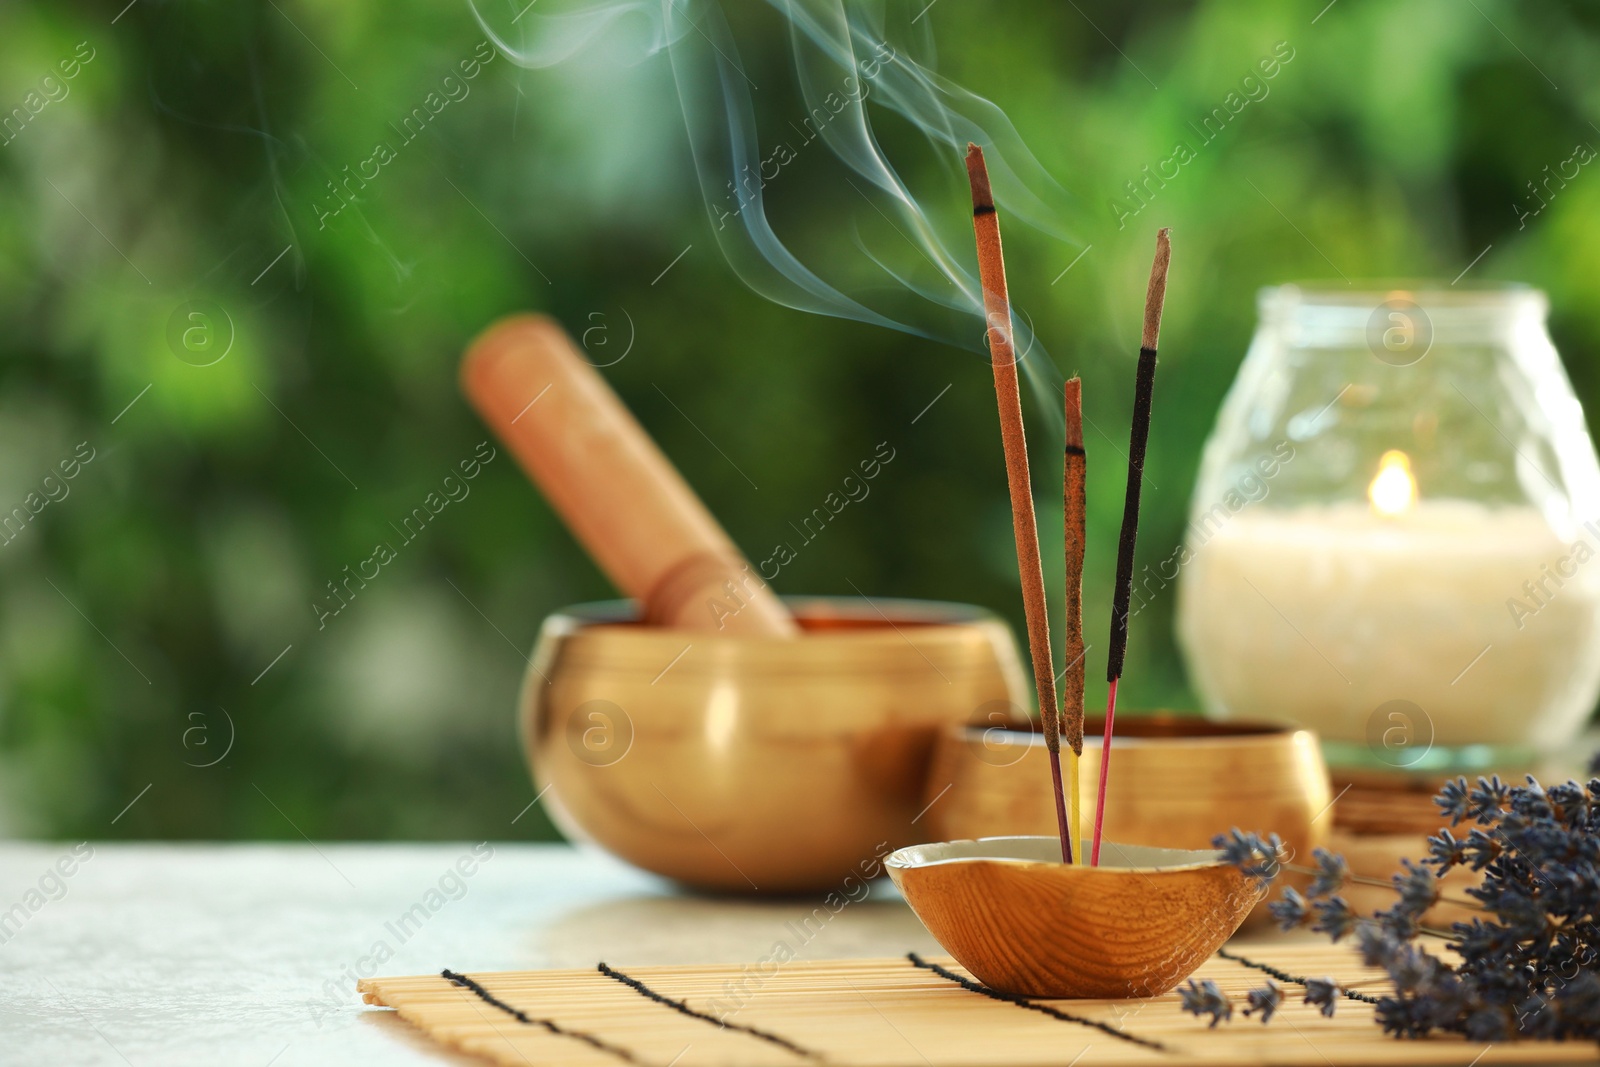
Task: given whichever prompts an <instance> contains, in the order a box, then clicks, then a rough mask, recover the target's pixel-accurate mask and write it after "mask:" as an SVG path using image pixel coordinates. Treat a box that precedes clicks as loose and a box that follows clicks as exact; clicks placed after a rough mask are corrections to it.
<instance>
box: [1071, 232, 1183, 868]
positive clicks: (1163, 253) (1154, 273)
mask: <svg viewBox="0 0 1600 1067" xmlns="http://www.w3.org/2000/svg"><path fill="white" fill-rule="evenodd" d="M1171 233H1172V231H1171V230H1169V229H1166V228H1162V229H1161V230H1160V231H1158V232H1157V233H1156V257H1155V262H1154V263H1152V264H1151V265H1150V288H1149V289H1147V290H1146V291H1145V297H1144V334H1143V336H1142V337H1141V338H1140V341H1139V369H1138V372H1137V375H1136V378H1135V381H1134V388H1133V429H1132V431H1131V432H1130V433H1129V435H1128V493H1127V496H1126V497H1125V498H1124V499H1123V504H1122V536H1121V538H1120V539H1119V541H1118V542H1117V580H1116V585H1114V586H1112V590H1111V649H1110V651H1109V653H1108V655H1107V657H1106V682H1107V683H1108V687H1107V692H1106V732H1105V738H1104V740H1103V741H1102V742H1101V748H1100V789H1099V794H1098V796H1097V798H1096V802H1095V809H1094V846H1093V850H1092V851H1091V853H1090V856H1089V862H1090V863H1091V864H1094V865H1098V864H1099V863H1100V830H1101V827H1102V826H1103V825H1104V822H1105V817H1106V780H1107V778H1109V777H1110V774H1111V733H1112V724H1113V722H1114V721H1115V719H1116V715H1117V681H1118V679H1120V678H1121V677H1122V661H1123V658H1124V657H1125V656H1126V654H1127V651H1128V606H1129V602H1130V601H1131V600H1132V599H1133V549H1134V543H1135V542H1136V541H1137V540H1138V539H1139V489H1140V487H1141V486H1142V485H1143V483H1144V451H1145V445H1146V444H1147V443H1148V442H1149V440H1150V402H1151V396H1152V394H1153V393H1154V391H1155V385H1156V342H1157V341H1158V340H1160V337H1161V305H1162V304H1163V303H1164V302H1165V301H1166V298H1167V268H1168V266H1170V265H1171V262H1172V242H1171V240H1170V235H1171Z"/></svg>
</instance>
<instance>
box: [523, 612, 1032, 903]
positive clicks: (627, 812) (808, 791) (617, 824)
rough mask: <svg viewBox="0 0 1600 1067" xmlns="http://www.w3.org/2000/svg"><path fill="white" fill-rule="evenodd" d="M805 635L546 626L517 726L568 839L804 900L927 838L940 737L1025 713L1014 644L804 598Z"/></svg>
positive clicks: (571, 623) (957, 619)
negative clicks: (1005, 712)
mask: <svg viewBox="0 0 1600 1067" xmlns="http://www.w3.org/2000/svg"><path fill="white" fill-rule="evenodd" d="M788 603H789V606H790V608H791V610H792V611H793V612H794V613H795V615H796V616H797V618H798V619H799V621H800V623H801V625H802V627H803V631H804V632H803V634H802V636H800V637H799V638H794V639H782V638H767V637H734V636H728V635H723V634H717V633H708V632H696V631H687V630H670V629H660V628H653V627H647V626H642V625H638V624H636V623H634V622H632V621H631V617H632V616H631V612H632V608H631V607H630V605H628V604H626V603H620V602H619V603H609V604H591V605H581V606H578V607H574V608H569V609H567V610H565V611H562V612H559V613H557V614H555V615H552V616H551V617H550V618H549V619H547V620H546V622H545V624H544V627H543V630H542V631H541V633H540V636H539V643H538V647H537V649H536V650H535V653H534V658H533V661H532V664H531V667H530V669H529V671H528V672H527V675H526V679H525V681H524V684H523V689H522V696H521V700H520V705H519V709H520V710H519V716H520V721H521V725H522V731H523V742H524V746H525V748H526V751H527V753H528V758H529V762H530V764H531V766H532V769H533V776H534V779H535V782H536V787H537V788H541V789H543V788H546V787H548V789H549V792H548V793H547V794H546V795H545V798H544V801H545V805H546V810H548V811H549V812H550V815H551V818H552V820H553V821H554V822H555V823H556V825H557V827H558V828H559V829H561V830H562V832H563V833H565V834H566V835H567V836H568V837H571V838H575V839H578V840H588V841H593V842H595V843H597V844H599V845H600V846H601V847H603V848H605V849H606V850H607V851H609V852H612V853H613V854H615V855H617V856H620V857H621V858H622V859H624V860H627V861H628V862H629V863H632V864H634V865H635V866H638V867H642V868H644V869H645V870H648V871H653V872H655V873H657V874H661V875H664V876H666V877H668V878H672V879H675V880H676V881H679V882H682V883H684V884H686V885H689V886H694V887H697V888H702V889H709V890H717V891H733V892H744V893H750V892H763V893H796V892H810V891H817V890H826V889H837V888H839V887H840V886H841V885H843V884H845V880H846V879H847V878H851V877H855V878H870V877H872V876H875V875H877V874H879V873H880V872H881V863H882V859H883V857H884V856H886V855H887V854H888V853H889V852H890V851H892V850H893V849H895V848H898V847H900V846H901V845H904V844H907V843H909V842H912V841H917V840H925V839H926V838H927V836H928V835H927V833H926V831H925V830H924V829H923V828H921V827H919V826H918V825H916V824H914V823H913V820H914V819H916V817H917V816H918V814H919V812H920V811H921V810H922V808H923V805H924V803H925V801H924V800H923V788H924V783H925V779H926V777H927V770H928V762H929V759H930V758H931V756H932V752H933V747H934V742H935V740H936V738H937V737H938V735H939V733H940V732H941V731H942V730H943V729H944V728H946V727H948V726H951V725H953V724H956V723H961V722H966V721H969V720H973V719H975V718H982V716H983V715H984V713H985V712H986V711H987V710H989V709H992V708H994V707H999V706H1005V704H1006V703H1007V702H1016V701H1017V700H1019V699H1022V698H1023V694H1025V693H1026V691H1027V683H1026V678H1025V675H1024V674H1023V669H1022V664H1021V661H1020V660H1019V658H1018V655H1017V649H1016V646H1015V644H1014V643H1013V641H1012V638H1011V633H1010V630H1009V629H1008V628H1007V627H1006V625H1005V624H1004V623H1003V622H1001V621H1000V620H999V619H998V618H996V617H994V616H993V615H991V614H989V613H988V612H985V611H983V610H981V609H978V608H972V607H966V606H964V605H958V604H942V603H933V602H926V601H910V600H872V601H867V600H855V599H843V598H841V599H826V598H817V599H804V600H790V601H788Z"/></svg>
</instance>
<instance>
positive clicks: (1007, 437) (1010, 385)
mask: <svg viewBox="0 0 1600 1067" xmlns="http://www.w3.org/2000/svg"><path fill="white" fill-rule="evenodd" d="M967 180H968V181H969V182H970V183H971V185H972V230H973V233H974V235H975V236H976V237H977V241H978V277H979V280H980V281H981V282H982V283H983V310H984V320H985V323H986V324H987V326H988V330H987V336H988V340H989V362H990V364H991V365H992V366H993V368H994V391H995V398H996V399H997V400H998V401H999V403H1000V441H1001V444H1002V445H1003V446H1004V448H1005V457H1006V487H1007V489H1008V490H1009V491H1010V494H1011V527H1012V530H1013V532H1014V533H1015V535H1016V540H1017V570H1018V571H1019V573H1020V574H1021V577H1022V607H1023V613H1024V615H1025V617H1026V619H1027V623H1028V653H1029V656H1030V658H1031V659H1032V660H1033V682H1034V686H1035V687H1036V688H1037V690H1038V695H1039V715H1040V717H1041V718H1042V719H1043V720H1044V740H1045V747H1046V748H1047V749H1048V750H1049V754H1050V778H1051V782H1052V783H1053V784H1054V786H1055V791H1056V822H1057V828H1058V829H1059V830H1060V832H1061V859H1062V862H1063V863H1071V862H1072V839H1071V836H1070V835H1069V834H1068V833H1067V815H1066V809H1065V806H1064V804H1063V802H1062V799H1061V797H1062V791H1061V755H1060V754H1061V719H1060V715H1059V713H1058V712H1057V710H1056V675H1055V664H1054V662H1053V661H1052V660H1051V658H1050V618H1049V616H1048V615H1047V614H1046V611H1045V599H1044V567H1043V564H1042V563H1041V562H1040V559H1039V529H1038V526H1037V524H1036V523H1037V520H1036V519H1035V518H1034V514H1033V486H1032V484H1031V482H1030V481H1029V479H1028V442H1027V438H1026V436H1025V435H1024V433H1023V428H1022V396H1021V393H1020V392H1019V391H1018V388H1017V359H1016V350H1015V348H1013V346H1012V343H1011V302H1010V300H1009V299H1008V297H1007V296H1006V264H1005V257H1004V255H1003V254H1002V252H1001V248H1000V220H999V218H998V217H997V216H996V215H995V211H994V196H993V194H992V193H991V192H990V191H989V171H988V168H986V167H985V166H984V164H983V150H982V149H981V148H979V147H978V146H977V145H975V144H969V145H967Z"/></svg>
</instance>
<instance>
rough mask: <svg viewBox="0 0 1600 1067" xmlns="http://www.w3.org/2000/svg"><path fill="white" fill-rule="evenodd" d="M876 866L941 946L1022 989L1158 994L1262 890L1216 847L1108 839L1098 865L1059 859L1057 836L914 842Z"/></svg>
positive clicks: (1081, 994) (1011, 989)
mask: <svg viewBox="0 0 1600 1067" xmlns="http://www.w3.org/2000/svg"><path fill="white" fill-rule="evenodd" d="M885 866H886V867H887V868H888V871H889V876H890V877H891V878H893V879H894V883H895V885H897V886H899V888H900V892H901V893H902V894H903V895H904V896H905V898H906V902H907V903H908V904H910V905H911V910H912V911H914V912H916V913H917V918H919V919H921V920H922V924H923V925H924V926H926V927H927V928H928V932H929V933H931V934H933V936H934V937H935V938H936V939H937V940H938V942H939V944H941V945H943V946H944V948H945V951H947V952H949V953H950V955H952V956H954V957H955V958H956V960H957V961H958V962H959V963H960V964H961V965H962V966H963V967H965V968H966V969H967V970H969V971H971V972H972V974H973V976H974V977H976V978H977V979H978V980H979V981H980V982H982V983H983V984H985V985H987V986H989V987H991V988H993V989H998V990H1001V991H1002V992H1006V993H1015V994H1018V995H1020V996H1029V997H1070V998H1074V999H1083V998H1093V999H1119V1000H1120V999H1127V998H1132V997H1153V996H1159V995H1160V994H1162V993H1165V992H1167V991H1168V990H1170V989H1172V988H1173V987H1174V986H1176V985H1177V984H1178V983H1179V982H1181V981H1183V980H1184V979H1185V978H1187V977H1189V975H1191V974H1193V973H1194V971H1195V969H1196V968H1198V967H1199V966H1200V965H1201V964H1202V963H1204V962H1205V961H1206V959H1207V958H1209V957H1210V956H1211V954H1212V953H1213V952H1215V951H1216V950H1217V949H1218V948H1220V947H1221V946H1222V944H1223V942H1225V941H1227V940H1228V938H1229V937H1231V936H1233V933H1234V931H1236V930H1237V929H1238V928H1239V924H1240V923H1242V922H1243V921H1244V919H1245V916H1246V915H1248V914H1249V913H1250V909H1251V908H1253V907H1255V905H1256V903H1257V902H1258V901H1260V900H1261V898H1262V897H1263V896H1264V895H1265V892H1266V887H1265V886H1264V885H1262V884H1261V883H1258V882H1256V881H1254V880H1252V879H1249V878H1246V877H1245V876H1244V875H1243V874H1241V873H1239V871H1238V870H1237V869H1236V868H1234V867H1232V866H1230V865H1228V864H1226V863H1224V862H1223V861H1222V854H1221V853H1220V852H1217V851H1215V850H1205V851H1190V850H1185V849H1174V848H1150V847H1146V846H1141V845H1117V844H1113V843H1112V842H1111V841H1109V840H1107V841H1104V842H1103V843H1102V845H1101V850H1100V866H1098V867H1089V866H1086V865H1080V864H1065V863H1062V862H1061V842H1060V839H1059V838H1057V837H990V838H983V839H980V840H977V841H943V842H940V843H938V844H933V845H912V846H911V847H909V848H903V849H900V850H899V851H898V852H896V853H894V854H893V855H891V856H890V857H889V858H888V860H887V861H886V863H885Z"/></svg>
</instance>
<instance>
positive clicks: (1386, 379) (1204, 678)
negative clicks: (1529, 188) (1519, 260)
mask: <svg viewBox="0 0 1600 1067" xmlns="http://www.w3.org/2000/svg"><path fill="white" fill-rule="evenodd" d="M1547 308H1548V304H1547V301H1546V299H1545V297H1544V294H1543V293H1540V292H1538V291H1536V290H1532V289H1528V288H1523V287H1508V288H1490V289H1482V288H1479V289H1456V288H1444V287H1441V288H1438V289H1420V290H1393V291H1388V292H1372V293H1352V292H1349V291H1340V290H1333V289H1327V290H1322V289H1310V288H1301V287H1298V286H1282V287H1279V288H1274V289H1267V290H1264V291H1263V292H1262V293H1261V295H1260V300H1259V315H1260V323H1259V326H1258V328H1257V331H1256V335H1255V339H1254V341H1253V342H1252V344H1251V346H1250V351H1249V354H1248V355H1247V356H1246V357H1245V360H1244V363H1243V365H1242V366H1241V368H1240V370H1239V376H1238V378H1237V380H1236V381H1235V383H1234V385H1233V388H1232V390H1231V391H1230V392H1229V394H1228V396H1227V399H1226V400H1225V401H1224V403H1223V406H1222V410H1221V413H1220V415H1219V417H1218V420H1217V425H1216V428H1215V430H1214V431H1213V432H1212V434H1211V438H1210V440H1209V441H1208V442H1207V444H1206V448H1205V452H1204V455H1203V458H1202V460H1201V466H1200V475H1199V481H1198V484H1197V486H1196V489H1195V496H1194V501H1193V504H1192V507H1191V513H1190V522H1189V527H1188V531H1187V535H1186V544H1185V548H1184V549H1183V551H1182V553H1181V555H1180V556H1179V562H1180V563H1181V576H1180V577H1179V591H1178V638H1179V642H1180V644H1181V646H1182V648H1183V651H1184V655H1185V658H1186V660H1187V662H1188V667H1189V674H1190V677H1191V679H1192V680H1193V683H1194V685H1195V687H1196V689H1197V691H1198V692H1199V695H1200V697H1201V699H1202V701H1203V703H1204V705H1205V707H1206V710H1207V712H1208V713H1209V714H1210V715H1212V716H1213V717H1215V718H1219V719H1233V718H1240V719H1287V720H1289V721H1291V722H1294V723H1296V724H1297V725H1301V726H1305V727H1309V728H1311V729H1314V730H1316V731H1317V732H1318V734H1320V735H1321V737H1322V738H1323V741H1324V745H1325V749H1326V751H1327V754H1328V757H1329V759H1330V761H1331V762H1334V763H1336V764H1344V765H1365V766H1374V765H1376V766H1383V765H1387V766H1391V767H1405V768H1413V769H1416V770H1446V769H1448V770H1465V769H1473V768H1482V767H1489V766H1496V767H1498V766H1509V765H1512V764H1514V763H1516V762H1520V761H1523V760H1526V759H1528V758H1531V757H1532V756H1534V755H1535V754H1541V753H1550V752H1553V751H1555V750H1557V749H1559V748H1561V746H1563V745H1564V744H1566V743H1568V742H1569V741H1571V740H1572V739H1573V737H1574V736H1575V735H1576V734H1577V733H1578V731H1579V730H1581V729H1582V727H1583V724H1584V722H1585V721H1586V719H1587V717H1588V715H1589V713H1590V711H1591V710H1592V709H1593V707H1594V704H1595V698H1596V696H1597V694H1600V521H1597V520H1600V464H1597V462H1596V458H1595V451H1594V445H1593V442H1592V441H1591V439H1590V437H1589V432H1588V429H1587V427H1586V426H1585V424H1584V418H1583V411H1582V408H1581V407H1580V406H1579V404H1578V401H1577V398H1576V397H1575V396H1574V395H1573V392H1572V386H1571V384H1570V383H1569V382H1568V380H1567V376H1566V374H1565V372H1564V371H1563V370H1562V367H1561V362H1560V359H1559V357H1558V356H1557V353H1556V350H1555V347H1554V345H1553V344H1552V343H1551V341H1550V337H1549V334H1548V332H1547V331H1546V329H1545V315H1546V311H1547Z"/></svg>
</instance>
